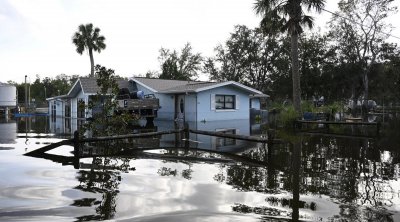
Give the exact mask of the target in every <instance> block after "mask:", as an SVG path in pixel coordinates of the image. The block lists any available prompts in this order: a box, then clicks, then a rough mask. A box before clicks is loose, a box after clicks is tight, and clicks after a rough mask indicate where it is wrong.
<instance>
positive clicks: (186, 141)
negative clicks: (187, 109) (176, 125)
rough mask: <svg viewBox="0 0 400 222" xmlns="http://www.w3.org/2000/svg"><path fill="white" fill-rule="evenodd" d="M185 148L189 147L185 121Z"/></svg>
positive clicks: (187, 129) (187, 128) (187, 127)
mask: <svg viewBox="0 0 400 222" xmlns="http://www.w3.org/2000/svg"><path fill="white" fill-rule="evenodd" d="M184 131H185V148H189V145H190V144H189V126H188V125H187V123H186V124H185V129H184Z"/></svg>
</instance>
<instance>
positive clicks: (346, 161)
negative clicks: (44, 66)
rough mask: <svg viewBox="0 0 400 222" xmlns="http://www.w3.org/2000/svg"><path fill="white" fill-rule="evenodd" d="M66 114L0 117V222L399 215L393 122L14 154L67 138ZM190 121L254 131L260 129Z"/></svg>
mask: <svg viewBox="0 0 400 222" xmlns="http://www.w3.org/2000/svg"><path fill="white" fill-rule="evenodd" d="M68 121H69V120H68ZM68 121H66V120H64V119H49V118H46V117H35V118H20V119H8V120H4V119H3V120H1V121H0V174H1V179H0V221H96V220H112V221H219V222H222V221H289V220H293V221H297V220H300V221H400V180H399V177H400V163H399V162H400V152H399V148H400V147H399V146H400V145H399V144H400V138H399V137H400V133H399V132H400V131H399V130H400V127H399V126H400V121H399V120H395V119H393V120H389V121H388V122H389V123H387V124H384V125H383V126H382V127H381V131H380V134H379V135H374V130H372V131H369V132H368V135H365V134H363V132H364V131H363V130H355V129H347V130H350V131H351V132H356V134H357V135H354V136H351V137H350V136H348V135H349V132H346V133H345V134H340V133H337V131H338V130H335V129H331V131H330V132H328V133H326V132H325V133H297V134H293V133H290V132H282V131H278V132H276V136H275V138H276V139H279V141H277V143H273V144H272V143H271V144H260V143H252V142H245V141H239V140H234V139H227V138H216V137H210V136H202V135H194V134H191V135H190V141H189V144H190V147H191V149H187V148H185V145H186V143H185V142H186V141H184V140H182V138H184V135H180V134H177V135H175V134H173V135H163V136H154V137H151V138H146V139H131V140H123V141H113V142H103V143H91V144H83V145H82V146H80V147H79V149H78V150H79V155H78V156H74V154H73V151H74V147H73V146H72V145H63V146H60V147H57V148H55V149H53V150H50V151H48V152H46V153H44V154H43V155H39V156H35V157H31V156H26V155H24V154H26V153H27V152H29V151H32V150H36V149H38V148H40V147H44V146H46V145H48V144H51V143H55V142H58V141H61V140H63V139H68V138H71V135H70V133H71V132H73V131H74V130H75V129H76V127H78V126H79V123H71V122H68ZM174 127H176V126H175V124H174V123H173V122H161V121H160V122H155V123H154V125H145V124H144V123H142V125H138V126H137V127H136V128H134V129H132V131H133V132H154V131H163V130H167V129H172V128H174ZM177 127H179V126H177ZM189 127H190V128H195V129H200V130H207V131H218V132H226V133H235V134H241V135H255V136H265V127H268V125H267V126H265V125H260V124H253V123H249V122H248V121H229V122H206V123H189ZM332 132H334V133H332ZM371 132H372V133H371ZM192 148H197V149H192Z"/></svg>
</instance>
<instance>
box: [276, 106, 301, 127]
mask: <svg viewBox="0 0 400 222" xmlns="http://www.w3.org/2000/svg"><path fill="white" fill-rule="evenodd" d="M298 118H299V114H298V113H297V112H296V110H294V107H293V106H287V107H285V108H284V109H283V110H282V111H281V113H280V117H279V121H280V123H281V124H282V125H283V126H284V127H285V128H289V127H293V122H294V121H295V120H297V119H298Z"/></svg>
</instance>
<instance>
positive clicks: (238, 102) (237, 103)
mask: <svg viewBox="0 0 400 222" xmlns="http://www.w3.org/2000/svg"><path fill="white" fill-rule="evenodd" d="M235 99H236V103H235V109H239V108H240V99H239V96H238V95H236V96H235Z"/></svg>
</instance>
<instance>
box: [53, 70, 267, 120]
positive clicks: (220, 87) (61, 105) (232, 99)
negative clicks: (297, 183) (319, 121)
mask: <svg viewBox="0 0 400 222" xmlns="http://www.w3.org/2000/svg"><path fill="white" fill-rule="evenodd" d="M118 85H119V88H120V89H122V88H125V89H128V90H129V91H130V92H138V91H141V92H143V93H144V95H153V96H155V97H156V98H158V99H159V108H158V111H157V119H159V120H177V119H178V120H183V121H193V122H197V121H217V120H239V119H249V118H250V109H260V98H266V97H268V96H267V95H265V94H263V93H262V92H260V91H258V90H255V89H253V88H251V87H248V86H245V85H243V84H240V83H237V82H234V81H227V82H201V81H181V80H165V79H153V78H140V77H134V78H131V79H129V80H123V79H120V80H118ZM98 91H99V87H98V86H97V81H96V79H95V78H79V79H78V80H77V81H76V82H75V84H74V85H73V86H72V88H71V89H70V90H69V92H68V93H67V94H66V95H61V96H56V97H52V98H48V99H47V100H48V102H49V110H50V114H51V115H52V116H59V117H69V118H88V117H90V115H91V114H90V112H91V111H90V110H87V109H86V108H85V106H84V104H88V102H89V101H90V100H91V97H92V96H94V95H96V93H97V92H98Z"/></svg>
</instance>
